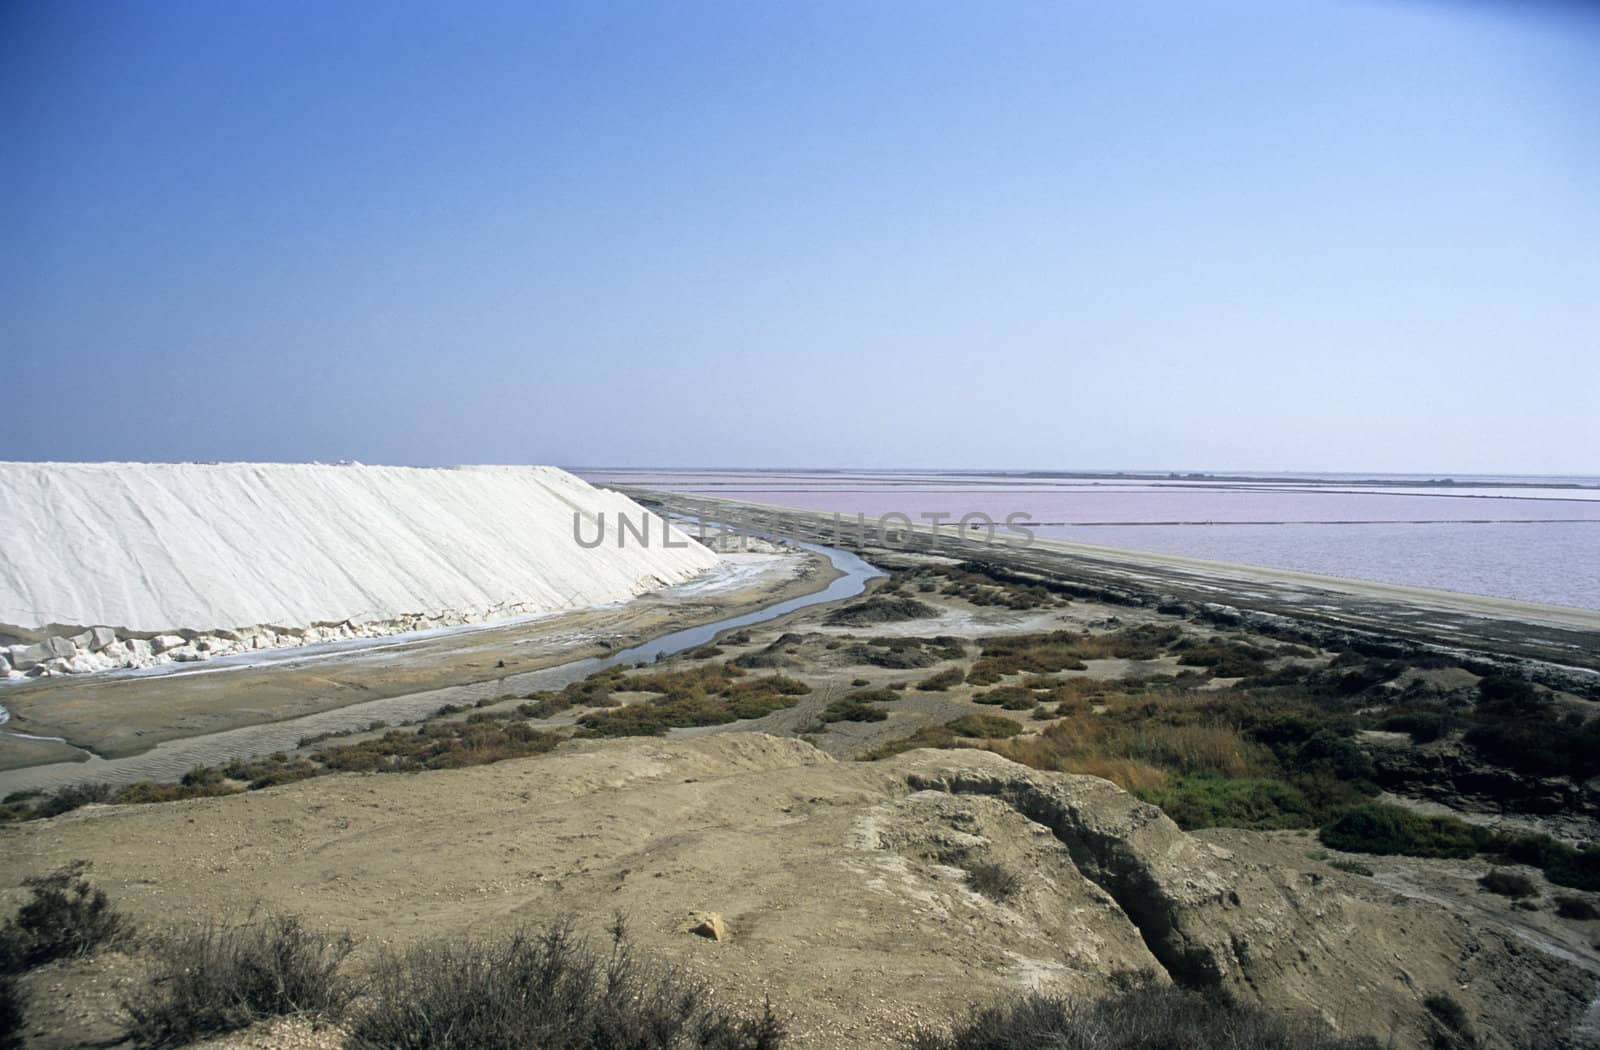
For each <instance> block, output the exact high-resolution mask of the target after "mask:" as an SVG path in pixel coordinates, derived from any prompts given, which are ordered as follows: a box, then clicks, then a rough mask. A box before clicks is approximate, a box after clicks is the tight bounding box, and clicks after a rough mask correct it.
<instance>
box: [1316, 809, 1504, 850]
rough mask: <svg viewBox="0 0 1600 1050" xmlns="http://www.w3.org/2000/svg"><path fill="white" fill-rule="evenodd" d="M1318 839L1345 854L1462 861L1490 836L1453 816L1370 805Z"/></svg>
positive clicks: (1341, 819) (1330, 827)
mask: <svg viewBox="0 0 1600 1050" xmlns="http://www.w3.org/2000/svg"><path fill="white" fill-rule="evenodd" d="M1319 837H1320V838H1321V840H1322V844H1323V845H1324V846H1327V847H1329V848H1330V849H1336V850H1341V851H1343V852H1345V853H1377V854H1380V855H1393V854H1404V855H1405V856H1409V857H1449V858H1465V857H1474V856H1477V854H1478V853H1479V851H1480V850H1483V849H1485V848H1487V847H1488V846H1489V845H1490V844H1491V842H1492V839H1493V834H1492V833H1491V832H1489V831H1487V830H1485V829H1483V828H1478V827H1474V826H1472V825H1471V824H1468V823H1466V822H1465V821H1463V820H1460V819H1458V818H1456V817H1448V816H1430V815H1426V814H1422V813H1414V812H1412V811H1411V810H1409V809H1403V808H1401V807H1400V806H1391V805H1389V804H1387V803H1382V802H1371V803H1367V804H1365V805H1360V806H1353V807H1351V808H1350V809H1348V810H1346V811H1345V812H1344V813H1342V814H1340V815H1339V816H1338V817H1337V818H1335V819H1334V820H1333V821H1332V822H1330V823H1329V824H1328V825H1327V826H1326V827H1324V828H1323V829H1322V831H1321V833H1320V835H1319Z"/></svg>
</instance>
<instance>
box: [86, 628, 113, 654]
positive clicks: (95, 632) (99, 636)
mask: <svg viewBox="0 0 1600 1050" xmlns="http://www.w3.org/2000/svg"><path fill="white" fill-rule="evenodd" d="M116 644H117V632H116V631H113V630H112V629H111V628H109V627H94V628H91V629H90V631H89V649H90V650H91V651H92V652H96V653H98V652H100V651H101V650H103V649H109V648H111V647H112V646H113V645H116Z"/></svg>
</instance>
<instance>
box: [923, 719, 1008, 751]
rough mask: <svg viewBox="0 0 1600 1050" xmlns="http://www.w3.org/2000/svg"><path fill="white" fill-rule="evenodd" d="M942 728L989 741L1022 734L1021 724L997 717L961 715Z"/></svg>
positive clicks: (957, 734)
mask: <svg viewBox="0 0 1600 1050" xmlns="http://www.w3.org/2000/svg"><path fill="white" fill-rule="evenodd" d="M944 728H945V729H946V730H948V731H949V732H951V733H954V734H955V735H956V736H965V737H978V738H987V739H991V740H1000V739H1005V738H1006V737H1013V736H1016V735H1017V734H1018V733H1020V732H1022V724H1021V723H1019V722H1016V721H1014V720H1012V719H1010V718H1001V717H1000V716H999V715H962V716H961V717H960V718H957V719H955V720H954V721H950V722H946V723H945V724H944ZM921 746H928V745H926V744H924V745H921Z"/></svg>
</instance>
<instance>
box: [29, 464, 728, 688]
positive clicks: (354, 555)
mask: <svg viewBox="0 0 1600 1050" xmlns="http://www.w3.org/2000/svg"><path fill="white" fill-rule="evenodd" d="M574 515H576V516H577V517H578V518H579V521H580V529H579V533H578V535H581V537H582V539H583V543H582V544H580V543H579V542H578V539H577V538H575V535H574ZM623 517H626V518H627V519H628V524H629V525H631V526H633V527H634V529H633V531H629V532H628V533H627V534H626V535H625V536H624V535H619V533H620V531H621V529H620V525H621V522H620V519H621V518H623ZM647 518H648V529H649V534H648V542H647V543H641V542H640V541H639V540H638V538H637V531H638V530H639V529H641V528H643V527H645V523H646V521H647ZM602 521H603V526H602ZM597 536H601V537H602V539H601V542H599V543H598V545H594V546H592V547H591V546H586V545H587V544H593V543H594V541H595V538H596V537H597ZM669 536H670V540H669V539H668V537H669ZM716 562H717V556H716V555H715V554H713V553H712V552H711V551H709V550H707V549H706V548H705V547H704V546H702V545H701V544H699V543H696V542H694V541H692V540H690V539H688V538H687V537H686V536H684V535H683V534H682V533H680V532H678V531H677V530H670V531H669V530H668V527H667V526H666V523H665V522H664V521H663V520H662V519H660V518H659V517H657V516H654V515H648V516H647V513H646V512H645V511H644V510H643V508H641V507H640V506H639V505H638V504H636V503H634V502H633V501H632V500H630V499H628V498H627V497H625V496H622V495H619V494H617V493H614V492H607V491H604V490H601V489H596V488H594V487H593V486H591V485H589V484H588V483H587V482H584V481H582V480H580V479H578V478H576V477H573V476H572V475H571V474H568V473H567V472H566V471H563V470H558V469H556V468H554V467H450V468H416V467H371V466H361V465H351V466H345V465H340V466H325V465H321V464H260V463H220V464H200V463H0V636H10V638H11V639H12V640H15V641H17V642H22V643H33V644H25V645H16V646H12V647H11V648H10V649H7V648H4V647H0V676H4V675H5V674H6V673H7V672H8V671H9V672H11V673H13V674H15V673H17V672H20V671H22V670H25V669H31V670H32V671H33V673H40V672H41V671H49V670H64V671H88V670H99V669H102V668H105V667H114V666H141V665H143V664H146V663H150V662H159V661H161V660H166V659H198V658H200V657H201V656H204V655H216V654H217V653H218V652H223V651H235V650H238V649H248V648H266V647H269V646H275V645H284V644H299V643H302V642H305V641H322V640H329V639H332V638H337V637H350V636H355V635H362V634H382V633H390V632H392V631H396V630H408V629H414V628H417V627H430V626H443V625H448V624H455V623H469V622H476V621H480V620H485V619H493V618H498V617H503V616H512V615H519V614H526V613H538V612H548V611H554V610H560V609H571V608H578V607H583V606H591V605H600V604H604V603H607V602H613V601H618V600H621V599H626V598H629V597H632V596H633V595H636V594H640V593H642V592H644V591H647V590H651V589H654V588H657V587H662V586H667V585H670V584H673V583H678V582H681V581H683V580H686V579H689V578H691V577H693V576H696V575H698V574H699V573H701V572H703V571H704V570H706V569H708V568H710V567H712V566H713V565H715V564H716ZM94 628H99V629H98V630H94ZM107 628H109V630H108V629H107ZM13 668H14V669H15V670H13Z"/></svg>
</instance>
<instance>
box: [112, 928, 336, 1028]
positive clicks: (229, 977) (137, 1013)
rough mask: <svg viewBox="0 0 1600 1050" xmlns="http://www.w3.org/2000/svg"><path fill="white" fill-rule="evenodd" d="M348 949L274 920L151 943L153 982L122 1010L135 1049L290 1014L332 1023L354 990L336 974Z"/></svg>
mask: <svg viewBox="0 0 1600 1050" xmlns="http://www.w3.org/2000/svg"><path fill="white" fill-rule="evenodd" d="M352 947H353V944H352V942H351V940H350V938H348V937H345V936H332V935H329V934H326V933H321V932H314V931H311V930H307V929H306V928H305V927H304V926H302V925H301V924H300V920H299V919H295V918H291V917H273V918H268V919H266V920H263V921H259V922H249V923H246V924H244V925H241V926H221V925H215V924H213V925H208V926H204V927H201V928H199V929H196V930H194V931H192V932H188V933H181V934H176V935H170V936H166V937H161V938H158V939H157V940H155V942H154V943H153V946H152V949H151V951H152V954H153V956H154V960H155V967H154V972H153V974H152V976H151V979H150V983H149V984H148V985H147V986H146V987H145V988H144V989H143V990H141V991H140V992H138V993H136V994H135V995H134V996H133V997H132V998H130V999H129V1000H128V1002H127V1003H126V1004H125V1006H124V1009H125V1010H126V1011H127V1014H128V1017H129V1019H130V1020H129V1024H128V1034H129V1036H130V1037H131V1038H132V1039H133V1040H134V1042H136V1043H137V1044H139V1045H140V1046H152V1047H154V1046H183V1045H186V1044H188V1043H191V1042H193V1041H195V1040H196V1039H198V1038H200V1037H203V1036H208V1035H213V1034H216V1033H220V1032H231V1031H236V1030H238V1029H240V1028H247V1027H249V1026H250V1025H253V1024H255V1023H257V1022H258V1021H263V1020H266V1019H267V1018H271V1017H283V1016H288V1015H291V1014H314V1015H320V1016H323V1017H327V1018H337V1017H338V1016H339V1015H340V1014H341V1013H342V1012H343V1011H344V1009H345V1007H346V1006H348V1005H349V1003H350V1000H351V999H352V998H353V997H354V994H355V987H354V985H353V984H352V983H351V982H350V981H349V980H348V979H347V978H346V977H345V976H344V974H343V973H342V972H341V967H342V966H343V965H344V960H345V957H346V956H347V955H349V954H350V950H351V948H352Z"/></svg>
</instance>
